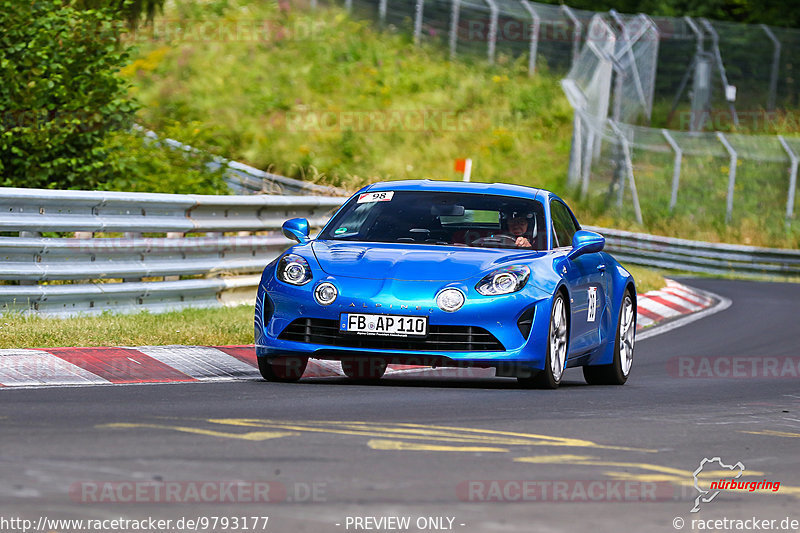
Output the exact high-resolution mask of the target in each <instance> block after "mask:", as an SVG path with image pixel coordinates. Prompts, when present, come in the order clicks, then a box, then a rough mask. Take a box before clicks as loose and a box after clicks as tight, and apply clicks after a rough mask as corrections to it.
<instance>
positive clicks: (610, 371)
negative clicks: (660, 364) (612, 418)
mask: <svg viewBox="0 0 800 533" xmlns="http://www.w3.org/2000/svg"><path fill="white" fill-rule="evenodd" d="M635 339H636V310H635V309H634V307H633V297H632V296H631V293H630V291H625V297H624V298H623V299H622V307H621V308H620V310H619V321H618V322H617V338H616V340H615V342H614V361H613V362H612V363H611V364H610V365H595V366H585V367H583V377H584V378H585V379H586V383H588V384H589V385H623V384H624V383H625V382H626V381H628V375H629V374H630V372H631V365H632V364H633V344H634V341H635Z"/></svg>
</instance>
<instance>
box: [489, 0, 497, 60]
mask: <svg viewBox="0 0 800 533" xmlns="http://www.w3.org/2000/svg"><path fill="white" fill-rule="evenodd" d="M486 4H487V5H488V6H489V12H490V17H491V20H490V21H489V35H487V50H486V53H487V55H488V60H489V64H490V65H494V57H495V50H496V48H497V19H498V17H499V16H500V10H498V9H497V4H496V3H495V2H494V0H486Z"/></svg>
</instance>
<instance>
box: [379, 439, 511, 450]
mask: <svg viewBox="0 0 800 533" xmlns="http://www.w3.org/2000/svg"><path fill="white" fill-rule="evenodd" d="M367 446H369V447H370V448H372V449H373V450H395V451H403V452H500V453H502V452H508V449H507V448H490V447H488V446H442V445H437V444H420V443H418V442H403V441H400V440H383V439H371V440H370V441H369V442H367Z"/></svg>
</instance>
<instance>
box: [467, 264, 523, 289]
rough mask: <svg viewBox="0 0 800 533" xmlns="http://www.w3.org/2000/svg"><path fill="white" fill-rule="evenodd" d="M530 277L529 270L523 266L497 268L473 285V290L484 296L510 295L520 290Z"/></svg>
mask: <svg viewBox="0 0 800 533" xmlns="http://www.w3.org/2000/svg"><path fill="white" fill-rule="evenodd" d="M530 276H531V269H529V268H528V267H526V266H525V265H514V266H509V267H503V268H498V269H497V270H495V271H494V272H492V273H490V274H488V275H486V276H484V277H483V279H482V280H480V281H479V282H478V284H477V285H475V290H477V291H478V292H479V293H480V294H483V295H484V296H497V295H498V294H510V293H512V292H517V291H519V290H522V288H523V287H524V286H525V284H526V283H528V278H529V277H530Z"/></svg>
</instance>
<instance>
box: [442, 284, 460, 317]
mask: <svg viewBox="0 0 800 533" xmlns="http://www.w3.org/2000/svg"><path fill="white" fill-rule="evenodd" d="M436 305H438V306H439V309H441V310H442V311H447V312H448V313H452V312H454V311H458V310H459V309H461V306H462V305H464V293H463V292H461V291H460V290H458V289H445V290H443V291H441V292H440V293H439V294H437V295H436Z"/></svg>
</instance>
